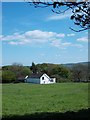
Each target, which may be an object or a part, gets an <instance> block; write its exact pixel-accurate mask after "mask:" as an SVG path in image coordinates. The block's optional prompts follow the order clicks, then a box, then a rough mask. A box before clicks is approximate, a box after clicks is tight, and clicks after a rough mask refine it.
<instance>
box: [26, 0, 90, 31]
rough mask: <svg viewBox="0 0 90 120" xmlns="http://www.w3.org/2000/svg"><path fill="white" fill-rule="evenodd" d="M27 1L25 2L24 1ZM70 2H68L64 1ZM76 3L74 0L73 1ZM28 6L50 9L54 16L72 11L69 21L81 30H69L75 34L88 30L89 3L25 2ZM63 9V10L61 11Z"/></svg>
mask: <svg viewBox="0 0 90 120" xmlns="http://www.w3.org/2000/svg"><path fill="white" fill-rule="evenodd" d="M26 1H27V0H26ZM64 1H70V0H64ZM74 1H76V0H74ZM27 2H28V3H29V5H32V6H34V7H35V8H38V7H40V8H45V7H51V10H52V11H53V12H54V13H56V14H61V13H65V12H66V11H68V10H71V11H72V15H71V17H70V19H71V20H72V21H73V22H74V24H75V25H77V26H79V27H80V28H81V29H79V30H75V29H73V28H71V27H70V29H71V30H73V31H75V32H81V31H84V30H88V29H90V2H89V0H87V2H54V1H53V0H52V2H42V0H38V1H37V0H31V1H27ZM62 7H63V10H62Z"/></svg>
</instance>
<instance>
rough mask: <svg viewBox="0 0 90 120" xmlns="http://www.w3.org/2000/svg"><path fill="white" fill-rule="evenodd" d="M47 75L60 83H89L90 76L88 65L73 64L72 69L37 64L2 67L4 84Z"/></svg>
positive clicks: (63, 66)
mask: <svg viewBox="0 0 90 120" xmlns="http://www.w3.org/2000/svg"><path fill="white" fill-rule="evenodd" d="M43 73H46V74H47V75H49V76H50V77H51V78H52V77H55V78H56V81H57V82H58V83H59V82H89V81H90V74H89V67H88V64H73V65H72V66H71V67H67V66H65V65H60V64H49V63H42V64H35V63H34V62H32V65H31V66H23V65H22V64H17V63H15V64H12V65H10V66H3V67H2V83H12V82H24V80H25V76H27V75H28V76H30V75H31V74H43Z"/></svg>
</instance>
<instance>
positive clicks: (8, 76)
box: [2, 70, 16, 83]
mask: <svg viewBox="0 0 90 120" xmlns="http://www.w3.org/2000/svg"><path fill="white" fill-rule="evenodd" d="M15 80H16V75H15V73H14V72H12V71H9V70H4V71H3V72H2V83H10V82H13V81H15Z"/></svg>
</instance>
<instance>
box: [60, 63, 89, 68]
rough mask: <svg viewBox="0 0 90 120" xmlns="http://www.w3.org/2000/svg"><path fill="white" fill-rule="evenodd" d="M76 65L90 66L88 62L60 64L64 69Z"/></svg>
mask: <svg viewBox="0 0 90 120" xmlns="http://www.w3.org/2000/svg"><path fill="white" fill-rule="evenodd" d="M78 64H80V65H86V66H88V64H90V62H79V63H67V64H62V65H63V66H65V67H68V68H72V67H73V66H75V65H78Z"/></svg>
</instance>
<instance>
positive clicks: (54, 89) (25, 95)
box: [2, 83, 88, 117]
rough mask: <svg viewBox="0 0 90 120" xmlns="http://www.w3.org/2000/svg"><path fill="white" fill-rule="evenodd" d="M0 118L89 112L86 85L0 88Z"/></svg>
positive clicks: (10, 86)
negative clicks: (0, 93)
mask: <svg viewBox="0 0 90 120" xmlns="http://www.w3.org/2000/svg"><path fill="white" fill-rule="evenodd" d="M2 88H3V89H2V91H3V102H2V108H3V117H7V116H23V115H25V114H29V115H31V114H36V113H38V114H40V113H65V112H67V111H74V112H77V111H78V110H82V109H87V108H88V84H87V83H57V84H49V85H39V84H28V83H19V84H3V87H2Z"/></svg>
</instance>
